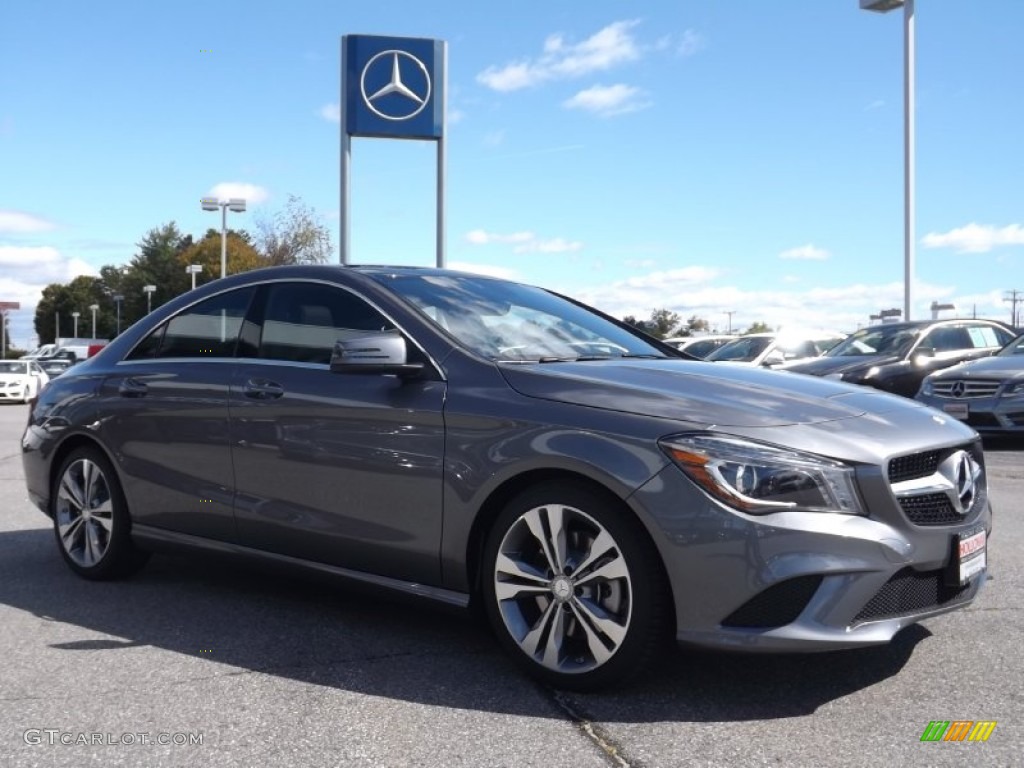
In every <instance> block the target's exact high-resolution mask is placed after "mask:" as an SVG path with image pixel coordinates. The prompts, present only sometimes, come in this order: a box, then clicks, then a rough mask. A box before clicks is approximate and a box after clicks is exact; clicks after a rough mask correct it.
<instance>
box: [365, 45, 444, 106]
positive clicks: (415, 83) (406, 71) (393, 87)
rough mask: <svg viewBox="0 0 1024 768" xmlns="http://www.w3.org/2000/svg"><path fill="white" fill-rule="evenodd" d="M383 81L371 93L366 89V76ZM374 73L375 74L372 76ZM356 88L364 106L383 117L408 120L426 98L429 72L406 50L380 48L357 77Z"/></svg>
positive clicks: (428, 99) (427, 98) (424, 103)
mask: <svg viewBox="0 0 1024 768" xmlns="http://www.w3.org/2000/svg"><path fill="white" fill-rule="evenodd" d="M368 74H369V75H370V79H371V81H373V80H374V79H376V81H377V82H380V80H381V78H380V77H379V74H383V75H385V77H386V78H387V83H386V84H385V85H384V86H382V87H380V88H378V89H377V90H375V91H374V92H373V93H367V91H366V76H367V75H368ZM375 75H377V77H376V78H375V77H374V76H375ZM359 88H360V90H361V91H362V94H363V102H364V103H365V104H366V106H367V108H368V109H369V110H370V111H371V112H373V114H375V115H377V117H382V118H384V119H385V120H409V119H410V118H413V117H416V115H418V114H419V113H420V112H422V111H423V108H424V107H425V106H427V103H428V102H429V101H430V72H429V71H428V70H427V67H426V65H425V64H424V63H423V62H422V61H420V60H419V59H417V58H416V57H415V56H413V55H412V54H411V53H409V52H407V51H399V50H390V51H381V52H380V53H378V54H377V55H375V56H373V57H372V58H371V59H370V60H369V61H368V62H366V66H365V67H363V73H362V75H360V77H359Z"/></svg>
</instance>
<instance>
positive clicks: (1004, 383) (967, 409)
mask: <svg viewBox="0 0 1024 768" xmlns="http://www.w3.org/2000/svg"><path fill="white" fill-rule="evenodd" d="M917 399H918V400H920V401H921V402H922V403H926V404H927V405H930V406H932V407H934V408H938V409H939V410H940V411H943V412H944V413H946V414H948V415H950V416H952V417H953V418H956V419H959V420H960V421H963V422H966V423H967V424H969V425H970V426H972V427H973V428H974V429H976V430H977V431H978V432H980V433H982V434H1015V433H1016V434H1024V335H1021V336H1018V337H1017V338H1016V339H1014V340H1013V341H1011V342H1010V343H1009V344H1007V345H1006V346H1005V347H1003V348H1002V349H1001V350H1000V351H999V352H998V353H996V354H995V355H994V356H992V357H985V358H982V359H980V360H971V361H970V362H967V363H961V364H960V365H957V366H954V367H952V368H947V369H946V370H944V371H938V372H937V373H933V374H931V375H930V376H927V377H926V378H925V380H924V381H923V382H922V383H921V389H920V391H919V392H918V393H917Z"/></svg>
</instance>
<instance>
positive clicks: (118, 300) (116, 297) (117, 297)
mask: <svg viewBox="0 0 1024 768" xmlns="http://www.w3.org/2000/svg"><path fill="white" fill-rule="evenodd" d="M123 301H124V294H121V293H115V294H114V303H115V304H117V335H118V336H120V335H121V302H123Z"/></svg>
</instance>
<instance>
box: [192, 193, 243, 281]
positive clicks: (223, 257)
mask: <svg viewBox="0 0 1024 768" xmlns="http://www.w3.org/2000/svg"><path fill="white" fill-rule="evenodd" d="M199 202H200V203H202V206H203V210H204V211H216V210H217V209H218V208H220V276H221V277H224V276H226V275H227V273H228V209H231V210H232V211H234V212H235V213H242V212H243V211H244V210H245V200H244V199H243V198H241V197H232V198H231V199H229V200H218V199H217V198H216V197H203V198H200V200H199Z"/></svg>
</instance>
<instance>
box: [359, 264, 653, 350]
mask: <svg viewBox="0 0 1024 768" xmlns="http://www.w3.org/2000/svg"><path fill="white" fill-rule="evenodd" d="M374 277H375V279H377V280H379V281H380V282H382V283H385V284H386V285H387V287H388V288H389V289H391V290H393V291H394V292H395V293H397V294H398V295H400V296H402V297H404V298H405V299H407V300H408V301H410V302H411V303H412V304H414V305H415V306H416V307H417V308H418V309H419V310H420V311H421V312H422V313H423V314H424V315H426V316H427V317H428V318H430V320H431V321H432V322H433V323H434V324H435V325H437V326H439V327H440V328H442V329H443V330H445V331H446V332H448V333H449V334H450V335H451V336H454V337H455V338H456V339H457V340H458V341H460V342H461V343H462V344H464V345H466V346H467V347H469V348H470V349H472V350H473V351H474V352H476V353H477V354H479V355H482V356H484V357H487V358H490V359H491V360H496V361H508V362H546V361H554V360H579V359H587V360H593V359H606V358H612V357H636V356H641V357H667V355H665V354H664V352H662V351H661V350H660V349H658V348H656V347H655V346H653V345H652V344H649V343H647V342H645V341H644V340H643V339H641V338H640V337H638V336H634V335H633V334H632V333H630V332H629V331H627V330H626V329H624V328H621V327H619V326H617V325H615V324H614V323H612V322H610V321H609V320H606V319H605V318H603V317H601V316H600V315H597V314H595V313H593V312H591V311H589V310H587V309H585V308H583V307H581V306H579V305H577V304H574V303H572V302H570V301H568V300H566V299H563V298H561V297H559V296H556V295H555V294H552V293H550V292H548V291H545V290H543V289H541V288H534V287H532V286H528V285H520V284H518V283H510V282H505V281H503V280H496V279H493V278H486V277H474V276H470V275H465V276H463V275H396V276H390V275H387V276H377V275H374Z"/></svg>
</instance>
